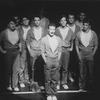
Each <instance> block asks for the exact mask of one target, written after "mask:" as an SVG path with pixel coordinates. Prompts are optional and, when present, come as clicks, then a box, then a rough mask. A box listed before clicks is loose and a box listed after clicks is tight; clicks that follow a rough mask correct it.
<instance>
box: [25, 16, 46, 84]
mask: <svg viewBox="0 0 100 100" xmlns="http://www.w3.org/2000/svg"><path fill="white" fill-rule="evenodd" d="M34 22H35V26H33V27H32V28H31V29H30V30H29V31H28V35H27V39H26V42H27V47H28V51H29V53H30V57H31V64H32V81H33V82H34V65H35V61H36V59H37V58H38V57H39V56H40V55H41V48H40V46H41V39H42V38H43V37H44V36H45V34H46V32H45V30H44V29H43V28H42V27H41V26H40V22H41V19H40V17H39V16H35V17H34Z"/></svg>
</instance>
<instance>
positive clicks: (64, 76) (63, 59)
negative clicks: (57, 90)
mask: <svg viewBox="0 0 100 100" xmlns="http://www.w3.org/2000/svg"><path fill="white" fill-rule="evenodd" d="M69 58H70V52H69V51H68V50H67V49H65V50H63V52H62V55H61V66H62V67H61V69H62V70H61V73H62V78H61V84H66V83H67V78H68V65H69Z"/></svg>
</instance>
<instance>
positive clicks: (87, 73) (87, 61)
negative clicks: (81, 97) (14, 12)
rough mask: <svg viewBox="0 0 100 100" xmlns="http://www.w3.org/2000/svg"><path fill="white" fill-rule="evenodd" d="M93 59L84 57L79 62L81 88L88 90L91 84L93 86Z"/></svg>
mask: <svg viewBox="0 0 100 100" xmlns="http://www.w3.org/2000/svg"><path fill="white" fill-rule="evenodd" d="M93 64H94V59H93V57H84V58H82V59H81V61H80V62H79V70H80V75H79V88H82V89H87V88H88V86H89V85H90V84H93Z"/></svg>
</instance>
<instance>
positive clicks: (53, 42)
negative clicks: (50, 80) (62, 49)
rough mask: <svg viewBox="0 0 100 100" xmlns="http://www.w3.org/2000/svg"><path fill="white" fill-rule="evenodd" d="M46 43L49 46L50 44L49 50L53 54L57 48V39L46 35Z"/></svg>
mask: <svg viewBox="0 0 100 100" xmlns="http://www.w3.org/2000/svg"><path fill="white" fill-rule="evenodd" d="M48 41H49V44H50V47H51V50H52V51H53V52H54V51H55V50H56V49H57V47H58V40H57V37H56V36H55V35H54V36H53V37H50V36H49V35H48Z"/></svg>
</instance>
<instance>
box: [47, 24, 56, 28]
mask: <svg viewBox="0 0 100 100" xmlns="http://www.w3.org/2000/svg"><path fill="white" fill-rule="evenodd" d="M49 26H54V27H56V25H55V24H54V23H50V24H49V25H48V28H49Z"/></svg>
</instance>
